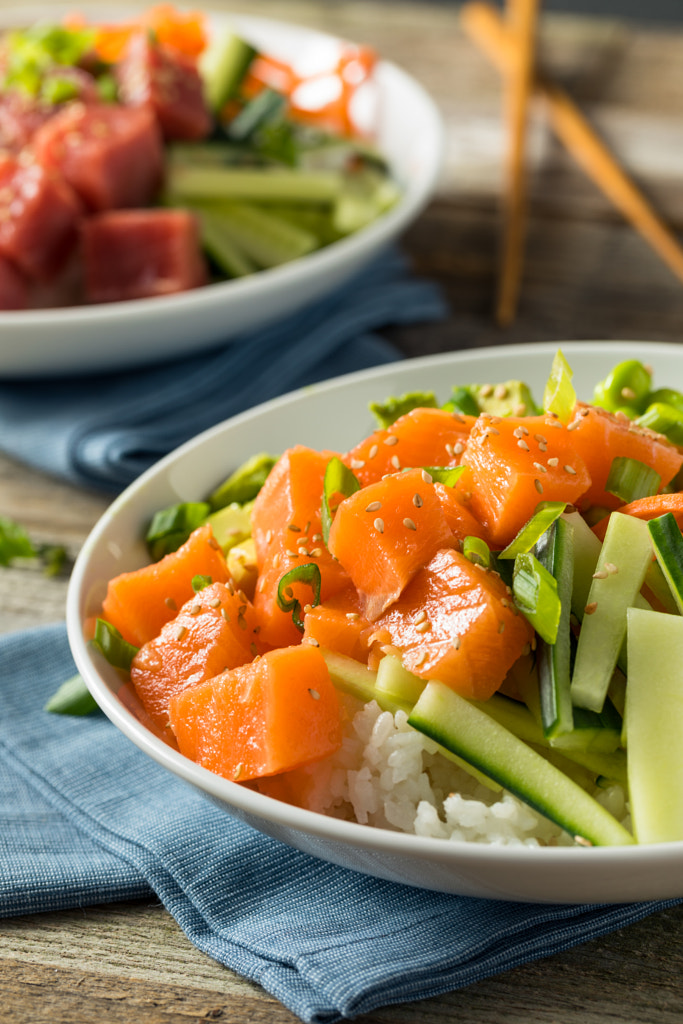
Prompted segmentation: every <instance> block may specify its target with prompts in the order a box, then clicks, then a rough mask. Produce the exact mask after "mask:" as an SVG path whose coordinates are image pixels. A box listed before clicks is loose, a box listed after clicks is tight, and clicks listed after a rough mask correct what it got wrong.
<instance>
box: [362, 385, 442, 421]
mask: <svg viewBox="0 0 683 1024" xmlns="http://www.w3.org/2000/svg"><path fill="white" fill-rule="evenodd" d="M436 407H437V401H436V396H435V395H434V393H433V392H432V391H409V392H407V393H406V394H405V395H401V396H400V397H392V398H387V400H386V401H385V402H370V405H369V406H368V408H369V409H370V412H371V413H373V415H374V416H375V418H376V420H377V423H378V424H379V427H380V429H382V430H386V429H387V428H388V427H390V426H391V425H392V423H395V422H396V420H397V419H399V418H400V417H401V416H405V415H406V413H409V412H411V411H412V410H413V409H436Z"/></svg>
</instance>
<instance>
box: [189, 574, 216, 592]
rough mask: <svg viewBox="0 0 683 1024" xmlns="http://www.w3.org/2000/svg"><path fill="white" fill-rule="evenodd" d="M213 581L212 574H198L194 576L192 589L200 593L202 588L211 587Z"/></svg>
mask: <svg viewBox="0 0 683 1024" xmlns="http://www.w3.org/2000/svg"><path fill="white" fill-rule="evenodd" d="M212 583H213V580H212V578H211V577H210V576H201V575H199V574H198V575H197V576H193V577H192V589H193V590H194V592H195V594H198V593H199V592H200V590H206V588H207V587H210V586H211V584H212Z"/></svg>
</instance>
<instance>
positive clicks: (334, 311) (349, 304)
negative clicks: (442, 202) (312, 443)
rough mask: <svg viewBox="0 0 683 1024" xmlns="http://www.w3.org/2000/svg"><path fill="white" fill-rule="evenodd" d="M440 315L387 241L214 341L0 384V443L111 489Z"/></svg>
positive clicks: (372, 355) (383, 356)
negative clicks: (100, 368)
mask: <svg viewBox="0 0 683 1024" xmlns="http://www.w3.org/2000/svg"><path fill="white" fill-rule="evenodd" d="M445 315H446V304H445V302H444V300H443V298H442V296H441V294H440V292H439V290H438V288H437V287H436V285H434V284H433V283H432V282H428V281H423V280H420V279H418V278H416V277H414V276H413V274H412V273H411V270H410V268H409V266H408V264H407V261H406V260H405V259H404V258H403V256H402V255H401V254H400V253H398V252H397V251H396V250H393V249H391V250H387V251H386V252H385V253H384V254H383V255H382V256H381V257H380V258H379V259H377V260H376V261H375V263H374V264H372V265H371V266H370V267H368V268H366V269H365V270H364V271H363V273H362V274H360V275H359V276H357V277H356V278H354V280H352V281H350V282H349V283H347V284H346V285H345V286H344V287H343V288H341V289H340V290H338V291H336V292H335V293H334V294H333V295H330V296H327V297H326V298H325V299H324V300H321V301H319V302H317V303H315V304H313V305H310V306H308V307H306V308H305V309H303V310H301V311H300V312H298V313H296V314H294V315H292V316H289V317H287V318H285V319H283V320H281V321H278V322H277V323H275V324H272V325H271V326H269V327H266V328H264V329H262V330H260V331H256V332H254V333H252V334H250V335H248V336H245V337H240V338H236V339H233V340H231V341H230V342H229V343H226V345H225V346H223V347H222V348H219V349H215V350H211V351H205V352H202V353H200V354H199V355H196V356H193V357H191V358H186V359H181V360H176V361H174V362H171V363H164V364H163V365H160V364H156V365H154V366H150V367H146V368H142V369H139V368H138V369H131V370H127V371H125V372H119V373H112V374H107V375H99V376H79V377H75V378H66V379H57V380H55V378H52V377H51V378H50V379H37V380H36V379H31V380H25V381H11V382H4V383H0V447H1V448H2V449H3V450H4V451H5V452H6V453H7V454H9V455H11V456H13V457H14V458H17V459H19V460H21V461H23V462H26V463H28V464H29V465H33V466H35V467H36V468H38V469H41V470H44V471H46V472H49V473H51V474H53V475H57V476H61V477H64V478H66V479H67V480H70V481H72V482H74V483H77V484H81V485H84V486H86V487H92V488H97V489H101V490H105V491H110V492H116V491H118V490H121V489H122V488H123V487H125V486H127V485H128V484H129V483H130V482H131V481H132V480H134V479H135V478H136V477H137V476H138V475H139V474H140V473H141V472H142V471H143V470H145V469H147V468H148V467H149V466H150V465H151V464H152V463H153V462H156V461H157V460H158V459H159V458H161V456H163V455H165V454H166V453H167V452H169V451H171V450H172V449H173V448H176V447H177V446H178V445H179V444H181V443H182V442H184V441H187V440H189V438H191V437H194V435H195V434H198V433H199V432H200V431H202V430H205V429H207V428H208V427H211V426H213V425H214V424H215V423H219V422H220V421H221V420H224V419H227V418H228V417H229V416H233V415H235V414H236V413H238V412H242V411H243V410H244V409H248V408H249V407H251V406H253V405H257V404H258V403H260V402H265V401H267V400H268V399H271V398H275V397H276V396H277V395H281V394H284V393H285V392H286V391H291V390H293V389H294V388H298V387H303V386H305V385H307V384H312V383H314V382H316V381H320V380H325V379H326V378H328V377H336V376H338V375H340V374H343V373H350V372H352V371H354V370H363V369H365V368H366V367H369V366H375V365H379V364H381V363H387V362H390V361H392V360H394V359H398V358H399V356H400V353H399V351H398V350H397V349H396V348H395V346H393V345H391V344H389V342H387V341H386V340H384V339H383V338H380V337H378V336H377V335H375V334H373V333H372V332H373V331H376V330H377V329H378V328H381V327H387V326H389V325H395V324H405V323H420V322H427V321H429V320H435V319H440V318H442V317H444V316H445ZM96 343H97V339H96V338H93V344H96ZM142 343H143V340H142V339H141V344H142Z"/></svg>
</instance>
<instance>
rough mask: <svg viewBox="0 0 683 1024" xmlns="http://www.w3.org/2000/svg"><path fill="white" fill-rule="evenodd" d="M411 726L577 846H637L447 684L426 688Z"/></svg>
mask: <svg viewBox="0 0 683 1024" xmlns="http://www.w3.org/2000/svg"><path fill="white" fill-rule="evenodd" d="M408 722H409V723H410V725H412V726H414V728H416V729H419V730H420V732H424V733H425V735H427V736H429V737H431V739H433V740H435V741H436V742H437V743H440V744H441V745H442V746H444V747H446V748H447V749H449V750H451V751H452V752H453V753H454V754H457V755H458V757H461V758H463V759H464V760H466V761H469V763H470V764H472V765H473V766H474V767H475V768H477V769H478V770H479V771H480V772H483V773H484V774H486V775H488V776H489V777H490V778H492V779H494V780H495V781H496V782H498V783H500V785H501V786H503V787H504V788H505V789H507V790H509V791H510V792H511V793H514V794H515V795H516V796H517V797H519V799H520V800H523V801H524V802H525V803H527V804H529V805H530V806H531V807H534V808H535V809H536V810H537V811H539V812H540V813H541V814H543V815H545V816H546V817H547V818H549V819H550V820H551V821H554V822H555V823H556V824H558V825H559V826H560V827H561V828H563V829H565V830H566V831H567V832H568V833H569V834H570V835H571V836H573V837H574V838H575V839H576V840H577V841H578V842H579V843H581V844H585V843H588V844H590V845H594V846H623V845H627V844H630V843H633V841H634V840H633V836H631V835H630V834H629V833H628V832H627V831H626V829H625V828H624V827H623V826H622V825H620V824H619V822H618V821H617V820H616V819H615V818H614V817H613V816H612V815H611V814H610V813H609V812H608V811H606V810H605V808H604V807H602V806H601V805H600V804H599V803H598V802H597V800H594V799H593V797H591V796H589V794H588V793H586V791H585V790H584V789H582V788H581V786H579V785H577V784H576V783H575V782H573V781H572V780H571V779H570V778H569V777H568V776H566V775H565V774H564V773H563V772H561V771H560V770H559V769H558V768H556V767H555V766H554V765H553V764H551V763H550V761H548V760H546V759H545V758H544V757H542V756H541V755H540V754H538V753H537V752H536V751H535V750H533V749H532V748H531V747H529V746H528V745H527V744H526V743H524V742H523V741H522V740H520V739H518V738H517V736H515V735H514V734H513V733H511V732H510V731H509V730H508V729H506V728H504V727H503V726H501V725H500V724H499V723H498V722H495V721H494V720H493V719H492V718H491V717H490V716H489V715H487V714H486V713H485V712H483V711H482V710H480V708H478V707H475V706H474V705H473V704H471V703H470V702H469V701H467V700H465V699H464V698H463V697H460V696H458V694H457V693H455V691H453V690H451V689H450V688H449V687H448V686H445V685H444V684H443V683H437V682H430V683H428V684H427V686H426V687H425V689H424V691H423V692H422V695H421V696H420V699H419V700H418V702H417V703H416V705H415V707H414V708H413V710H412V712H411V714H410V716H409V718H408Z"/></svg>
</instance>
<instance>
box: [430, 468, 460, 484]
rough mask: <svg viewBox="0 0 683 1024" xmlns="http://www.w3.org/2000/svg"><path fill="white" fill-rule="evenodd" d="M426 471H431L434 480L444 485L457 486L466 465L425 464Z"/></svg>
mask: <svg viewBox="0 0 683 1024" xmlns="http://www.w3.org/2000/svg"><path fill="white" fill-rule="evenodd" d="M422 468H423V469H424V471H425V472H426V473H429V475H430V476H431V478H432V480H435V481H436V482H437V483H438V484H443V485H444V487H455V485H456V483H457V482H458V480H459V479H460V477H461V476H462V475H463V473H464V472H465V467H464V466H423V467H422Z"/></svg>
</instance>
